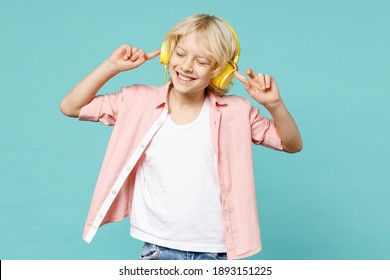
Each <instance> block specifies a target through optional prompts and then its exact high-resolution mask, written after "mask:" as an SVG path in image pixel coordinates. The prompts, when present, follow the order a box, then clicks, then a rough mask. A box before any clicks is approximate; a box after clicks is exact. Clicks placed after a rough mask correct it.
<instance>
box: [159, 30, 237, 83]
mask: <svg viewBox="0 0 390 280" xmlns="http://www.w3.org/2000/svg"><path fill="white" fill-rule="evenodd" d="M225 23H226V25H227V26H228V27H229V28H230V30H231V31H232V33H233V36H234V38H235V39H236V52H235V53H234V58H233V61H232V62H230V61H229V62H228V63H226V66H225V68H224V69H223V70H222V71H221V72H220V73H218V75H217V76H215V77H214V78H213V79H212V80H211V84H212V85H213V86H215V87H216V88H218V89H225V88H226V87H227V86H228V85H229V84H230V82H231V81H232V79H233V72H234V71H235V70H237V69H238V65H237V63H238V58H239V56H240V42H239V41H238V37H237V34H236V32H235V31H234V29H233V28H232V27H231V26H230V25H229V24H228V23H227V22H225ZM165 45H166V44H165V42H163V44H162V46H161V53H160V63H161V64H163V65H164V71H165V76H164V83H165V82H166V73H167V67H168V65H169V58H170V57H169V55H170V50H167V48H166V47H165Z"/></svg>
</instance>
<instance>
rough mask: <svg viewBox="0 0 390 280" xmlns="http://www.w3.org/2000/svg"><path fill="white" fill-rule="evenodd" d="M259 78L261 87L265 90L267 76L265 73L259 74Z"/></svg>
mask: <svg viewBox="0 0 390 280" xmlns="http://www.w3.org/2000/svg"><path fill="white" fill-rule="evenodd" d="M257 78H258V79H259V83H260V87H261V88H262V89H263V90H265V78H264V74H263V73H259V74H257Z"/></svg>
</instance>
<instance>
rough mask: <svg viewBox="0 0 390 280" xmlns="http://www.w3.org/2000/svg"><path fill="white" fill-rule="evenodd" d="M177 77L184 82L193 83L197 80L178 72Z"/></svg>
mask: <svg viewBox="0 0 390 280" xmlns="http://www.w3.org/2000/svg"><path fill="white" fill-rule="evenodd" d="M176 75H177V77H178V78H179V80H181V81H183V82H191V81H193V80H195V78H191V77H188V76H185V75H183V74H180V73H179V72H176Z"/></svg>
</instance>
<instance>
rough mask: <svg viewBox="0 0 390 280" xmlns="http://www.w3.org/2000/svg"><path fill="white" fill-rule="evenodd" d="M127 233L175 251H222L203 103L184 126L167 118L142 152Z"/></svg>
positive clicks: (213, 162)
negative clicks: (196, 114) (193, 117)
mask: <svg viewBox="0 0 390 280" xmlns="http://www.w3.org/2000/svg"><path fill="white" fill-rule="evenodd" d="M130 234H131V236H133V237H134V238H137V239H140V240H143V241H146V242H150V243H154V244H157V245H160V246H164V247H169V248H173V249H178V250H185V251H194V252H226V246H225V240H224V235H223V219H222V206H221V200H220V191H219V185H218V176H217V159H216V155H215V152H214V149H213V145H212V141H211V134H210V101H209V99H208V98H206V99H205V102H204V104H203V107H202V109H201V112H200V113H199V116H198V117H197V118H196V120H194V121H193V122H191V123H189V124H185V125H177V124H175V123H174V122H173V121H172V119H171V118H170V117H168V119H167V120H166V121H165V123H164V124H163V125H162V127H161V128H160V129H159V131H158V132H157V133H156V135H155V136H154V138H153V140H152V141H151V142H150V144H149V146H148V147H147V149H146V150H145V157H144V158H143V159H142V162H140V167H139V169H138V171H137V175H136V182H135V190H134V197H133V208H132V215H131V229H130Z"/></svg>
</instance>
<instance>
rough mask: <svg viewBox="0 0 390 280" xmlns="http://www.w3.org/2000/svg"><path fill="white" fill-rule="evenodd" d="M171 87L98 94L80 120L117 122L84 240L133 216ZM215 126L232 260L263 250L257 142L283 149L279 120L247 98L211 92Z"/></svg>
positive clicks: (164, 114) (134, 88)
mask: <svg viewBox="0 0 390 280" xmlns="http://www.w3.org/2000/svg"><path fill="white" fill-rule="evenodd" d="M168 87H169V83H167V84H166V85H164V86H162V87H154V86H144V85H133V86H130V87H124V88H122V89H121V91H120V92H118V93H115V94H109V95H101V96H96V97H95V98H94V99H93V100H92V101H91V102H90V103H89V104H87V105H85V106H84V107H83V108H82V109H81V111H80V115H79V119H80V120H88V121H100V122H101V123H103V124H105V125H115V127H114V129H113V131H112V134H111V138H110V141H109V144H108V147H107V151H106V155H105V157H104V160H103V164H102V167H101V170H100V174H99V177H98V180H97V184H96V187H95V192H94V195H93V198H92V202H91V206H90V209H89V213H88V217H87V221H86V224H85V228H84V234H83V238H84V240H85V241H86V242H88V243H90V242H91V241H92V238H93V237H94V235H95V234H96V232H97V230H98V228H99V227H100V226H102V225H104V224H106V223H110V222H115V221H120V220H122V219H124V218H125V217H130V216H131V208H132V199H133V192H134V180H135V174H136V172H137V168H138V166H137V164H138V160H139V159H140V158H141V157H142V156H144V151H145V149H146V147H147V145H148V144H149V142H150V141H151V139H152V138H153V136H154V134H155V133H156V132H157V131H158V129H159V128H160V127H161V125H162V124H163V123H164V122H165V120H166V119H167V116H168V103H167V96H168ZM210 101H211V112H210V126H211V137H212V141H213V146H214V150H215V153H216V155H217V159H218V179H219V185H220V189H221V202H222V212H223V224H224V236H225V242H226V248H227V255H228V259H238V258H244V257H248V256H251V255H253V254H256V253H258V252H259V251H260V250H261V238H260V227H259V219H258V215H257V204H256V193H255V182H254V173H253V159H252V142H253V143H255V144H257V145H263V146H267V147H270V148H273V149H277V150H282V145H281V140H280V137H279V136H278V134H277V131H276V126H275V125H274V123H273V122H272V121H271V120H269V119H267V118H265V117H263V116H260V115H259V109H257V108H254V107H252V106H251V104H250V102H249V101H248V100H246V99H245V98H242V97H238V96H233V95H228V96H218V95H214V94H210Z"/></svg>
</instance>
